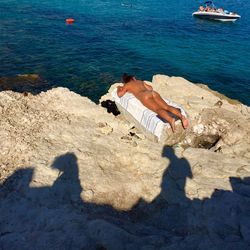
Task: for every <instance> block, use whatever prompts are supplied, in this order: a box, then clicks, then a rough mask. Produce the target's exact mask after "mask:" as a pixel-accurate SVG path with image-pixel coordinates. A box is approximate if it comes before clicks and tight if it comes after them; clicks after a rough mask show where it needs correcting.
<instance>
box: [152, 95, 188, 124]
mask: <svg viewBox="0 0 250 250" xmlns="http://www.w3.org/2000/svg"><path fill="white" fill-rule="evenodd" d="M153 97H154V100H155V102H156V103H157V104H158V105H159V106H160V107H161V108H163V109H165V110H167V111H169V112H170V113H172V114H174V115H176V116H177V117H179V118H180V119H181V122H182V126H183V128H185V129H186V128H187V127H188V120H187V118H186V117H185V116H183V115H182V114H181V111H180V109H178V108H175V107H172V106H170V105H168V104H167V103H166V102H165V101H164V100H163V99H162V98H161V96H160V94H158V93H157V92H155V91H154V92H153Z"/></svg>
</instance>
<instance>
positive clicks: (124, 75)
mask: <svg viewBox="0 0 250 250" xmlns="http://www.w3.org/2000/svg"><path fill="white" fill-rule="evenodd" d="M133 77H134V76H133V75H128V74H127V73H124V74H123V75H122V80H123V82H124V83H127V82H129V81H131V80H132V79H133Z"/></svg>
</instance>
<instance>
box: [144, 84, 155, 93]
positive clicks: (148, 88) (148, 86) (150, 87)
mask: <svg viewBox="0 0 250 250" xmlns="http://www.w3.org/2000/svg"><path fill="white" fill-rule="evenodd" d="M143 83H144V86H145V88H146V89H147V90H150V91H151V90H153V87H152V86H151V85H149V84H147V83H145V82H143Z"/></svg>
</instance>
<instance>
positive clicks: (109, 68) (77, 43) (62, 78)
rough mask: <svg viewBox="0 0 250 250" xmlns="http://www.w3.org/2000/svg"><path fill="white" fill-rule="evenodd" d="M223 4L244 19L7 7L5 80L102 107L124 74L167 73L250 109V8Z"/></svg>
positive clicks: (70, 2)
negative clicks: (56, 90) (53, 89)
mask: <svg viewBox="0 0 250 250" xmlns="http://www.w3.org/2000/svg"><path fill="white" fill-rule="evenodd" d="M216 5H217V6H218V7H219V6H224V8H225V9H228V10H232V11H236V12H238V13H239V14H240V15H241V16H242V18H241V19H240V20H238V21H236V22H235V23H221V22H213V21H205V20H199V19H195V18H193V17H192V15H191V14H192V12H193V11H195V10H196V9H197V8H198V6H199V1H192V0H182V1H176V0H168V1H165V0H158V1H155V0H123V1H122V0H67V1H63V0H44V1H40V0H39V1H38V0H0V76H12V75H15V74H26V73H37V74H39V75H41V76H42V77H43V78H45V79H47V80H48V81H49V82H50V83H51V84H52V85H55V86H66V87H69V88H70V89H71V90H73V91H76V92H77V93H80V94H81V95H84V96H88V97H90V98H91V99H92V100H94V101H97V100H98V99H99V97H100V96H101V95H102V94H104V93H105V92H106V91H107V89H108V88H109V86H110V84H112V83H113V82H115V81H120V77H121V74H122V73H123V72H129V73H132V74H136V75H137V76H138V78H141V79H145V80H151V79H152V76H153V75H154V74H158V73H161V74H166V75H170V76H182V77H185V78H186V79H188V80H190V81H193V82H199V83H205V84H208V85H209V86H210V87H211V88H212V89H214V90H217V91H220V92H222V93H224V94H226V95H227V96H229V97H232V98H235V99H238V100H240V101H241V102H243V103H245V104H247V105H250V80H249V77H250V24H249V23H250V22H249V18H250V2H249V1H243V0H230V1H229V0H225V1H217V2H216ZM69 17H72V18H74V19H75V23H74V24H73V25H66V24H65V19H66V18H69ZM198 94H199V93H197V95H198Z"/></svg>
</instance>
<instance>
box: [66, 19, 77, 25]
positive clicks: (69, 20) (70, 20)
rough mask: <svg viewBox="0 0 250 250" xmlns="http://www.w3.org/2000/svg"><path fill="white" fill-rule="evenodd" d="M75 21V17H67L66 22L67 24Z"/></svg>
mask: <svg viewBox="0 0 250 250" xmlns="http://www.w3.org/2000/svg"><path fill="white" fill-rule="evenodd" d="M74 21H75V19H74V18H67V19H66V23H67V24H72V23H73V22H74Z"/></svg>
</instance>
